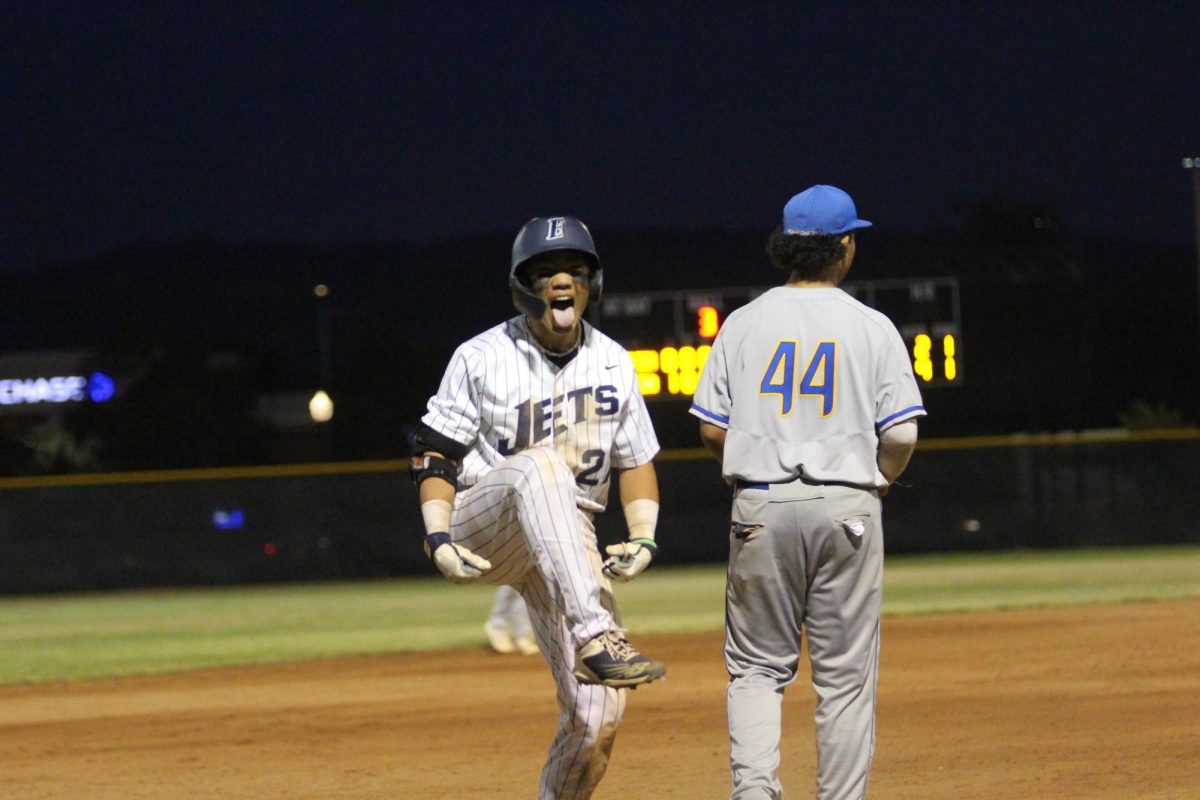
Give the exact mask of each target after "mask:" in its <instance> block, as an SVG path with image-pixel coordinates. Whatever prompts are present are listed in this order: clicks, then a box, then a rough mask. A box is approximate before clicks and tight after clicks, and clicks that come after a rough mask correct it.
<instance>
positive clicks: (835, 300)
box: [691, 186, 925, 800]
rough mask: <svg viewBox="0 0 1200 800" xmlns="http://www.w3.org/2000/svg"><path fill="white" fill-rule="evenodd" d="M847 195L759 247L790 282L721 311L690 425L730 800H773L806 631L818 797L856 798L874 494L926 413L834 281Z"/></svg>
mask: <svg viewBox="0 0 1200 800" xmlns="http://www.w3.org/2000/svg"><path fill="white" fill-rule="evenodd" d="M870 224H871V223H869V222H867V221H865V220H861V219H859V218H858V212H857V210H856V209H855V207H854V203H853V201H852V200H851V199H850V196H849V195H847V194H846V193H845V192H843V191H842V190H840V189H837V188H835V187H832V186H813V187H811V188H810V189H808V190H806V191H804V192H802V193H800V194H798V195H796V196H795V197H793V198H792V199H791V200H790V201H789V202H788V203H787V205H786V206H785V207H784V210H783V225H782V226H781V227H779V228H777V229H776V230H775V231H774V233H772V234H771V237H770V239H769V240H768V245H767V251H768V253H769V255H770V257H771V261H772V262H773V263H774V264H775V266H777V267H779V268H781V269H783V270H785V271H787V272H788V273H789V277H788V279H787V282H786V283H785V284H784V285H783V286H780V287H776V288H774V289H771V290H770V291H768V292H767V293H766V294H764V295H762V296H760V297H758V298H757V299H755V300H754V301H752V302H751V303H749V304H747V305H745V306H743V307H742V308H739V309H738V310H736V311H734V312H733V313H732V314H730V315H729V318H728V319H727V320H726V322H725V325H724V326H723V327H722V328H721V330H720V332H719V333H718V334H717V338H716V340H715V341H714V342H713V349H712V352H711V354H710V355H709V358H708V361H707V363H706V364H705V367H704V372H703V374H702V375H701V377H700V384H699V386H698V387H697V389H696V394H695V398H694V403H693V405H692V407H691V413H692V414H694V415H695V416H697V417H699V419H700V438H701V440H702V441H703V443H704V445H705V446H706V447H707V448H708V450H709V451H710V452H711V453H712V454H713V455H714V456H715V457H716V458H717V460H718V461H720V462H721V467H722V469H721V472H722V474H723V476H724V477H725V479H726V480H727V481H728V482H729V483H731V484H733V486H734V495H733V511H732V522H731V526H730V535H729V549H730V552H729V575H728V583H727V588H726V617H725V619H726V635H725V665H726V669H727V670H728V672H729V677H730V681H729V687H728V692H727V704H728V714H729V740H730V765H731V769H732V776H733V793H732V795H730V797H731V798H739V800H749V798H756V799H757V798H763V799H764V800H765V799H766V798H772V799H775V800H777V798H780V797H782V796H783V788H782V786H781V785H780V782H779V778H778V775H777V772H778V769H779V737H780V716H781V706H782V701H783V691H784V689H785V688H786V687H787V686H789V685H790V684H791V683H792V681H793V680H795V677H796V669H797V665H798V663H799V659H800V649H801V648H800V643H801V632H802V631H804V632H806V634H807V636H808V650H809V660H810V663H811V666H812V681H813V688H814V689H815V690H816V693H817V709H816V739H817V762H818V767H817V794H816V796H817V798H819V800H852V799H853V800H857V799H858V798H862V797H865V796H866V791H867V776H868V773H869V771H870V766H871V758H872V755H873V753H874V744H875V685H876V676H877V670H878V666H879V613H880V605H881V600H882V594H883V525H882V520H881V516H880V510H881V505H880V499H879V498H880V496H881V495H883V494H886V493H887V490H888V487H889V486H890V485H891V483H892V482H893V481H894V480H896V478H897V477H898V476H899V475H900V473H901V471H903V469H904V468H905V466H906V465H907V464H908V459H909V457H910V456H911V454H912V451H913V447H914V446H915V444H916V440H917V423H916V419H917V418H918V417H921V416H924V415H925V409H924V407H923V406H922V404H921V396H920V394H919V392H918V390H917V384H916V381H915V380H914V379H913V372H912V365H911V363H910V362H909V359H908V353H907V351H906V349H905V347H904V343H903V341H902V340H901V338H900V335H899V333H898V332H897V331H896V327H895V326H894V325H893V324H892V322H891V321H890V320H889V319H888V318H887V317H885V316H884V315H883V314H881V313H879V312H878V311H875V310H873V309H871V308H869V307H867V306H865V305H863V304H862V303H859V302H858V301H857V300H854V299H853V298H851V297H850V296H849V295H848V294H846V293H845V292H843V291H842V290H840V289H838V288H837V286H838V284H839V283H841V281H842V279H843V278H845V277H846V273H847V271H849V269H850V264H851V263H852V262H853V260H854V253H855V239H854V235H855V234H854V232H855V230H857V229H860V228H864V227H867V226H869V225H870Z"/></svg>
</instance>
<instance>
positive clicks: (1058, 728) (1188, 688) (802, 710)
mask: <svg viewBox="0 0 1200 800" xmlns="http://www.w3.org/2000/svg"><path fill="white" fill-rule="evenodd" d="M637 641H638V643H639V644H640V645H641V646H643V647H644V649H646V650H647V651H650V652H652V653H654V654H655V655H657V656H659V657H661V658H663V659H665V660H666V661H667V662H668V664H669V667H670V674H669V678H668V680H667V681H666V682H665V683H662V684H656V685H653V686H650V687H645V688H642V689H640V690H638V691H637V692H635V693H634V694H632V696H631V697H630V702H629V708H628V712H627V714H626V718H625V722H624V724H623V725H622V728H621V734H620V736H619V737H618V740H617V747H616V751H615V753H614V758H613V762H612V765H611V767H610V768H609V771H608V775H607V777H606V778H605V779H604V782H603V783H602V784H601V786H600V790H599V791H598V792H597V794H596V797H597V798H598V799H599V800H603V799H604V798H611V799H612V800H652V799H654V798H689V799H691V798H721V797H725V796H726V795H727V792H728V786H729V778H728V772H727V766H726V738H725V709H724V683H725V675H724V671H723V668H722V662H721V658H720V648H721V636H720V634H704V635H695V636H660V637H637ZM882 658H883V668H882V673H881V678H880V686H879V689H880V707H879V718H878V729H877V737H878V746H877V750H876V758H875V766H874V769H873V770H872V786H871V792H870V796H871V797H872V798H873V800H883V799H889V800H964V798H970V799H971V800H991V799H992V798H995V799H996V800H1000V799H1001V798H1003V800H1014V798H1034V799H1036V800H1041V799H1042V798H1078V800H1108V799H1109V798H1113V800H1115V799H1116V798H1120V799H1121V800H1129V799H1130V798H1138V799H1139V800H1165V799H1166V798H1173V799H1175V798H1178V799H1179V800H1183V799H1184V798H1198V797H1200V745H1198V742H1200V600H1189V601H1173V602H1161V603H1146V604H1130V605H1118V606H1091V607H1078V608H1068V609H1054V610H1020V611H1006V612H998V613H988V614H981V613H980V614H969V615H938V616H927V617H909V618H896V619H892V618H889V619H887V620H885V622H884V642H883V656H882ZM811 695H812V692H811V690H810V689H809V687H808V685H807V676H806V675H802V676H801V678H800V680H799V681H798V682H797V684H796V685H795V686H794V687H792V689H791V690H790V692H789V693H788V698H787V701H786V703H785V720H784V724H785V728H786V730H785V740H784V753H783V779H784V784H785V787H786V788H787V789H788V790H789V793H788V796H789V797H795V798H800V797H806V796H811V794H810V791H811V786H812V773H813V766H814V760H815V759H814V753H813V746H812V733H811V713H812V697H811ZM554 714H555V709H554V705H553V699H552V687H551V683H550V679H549V677H548V675H547V673H546V671H545V667H544V666H543V665H542V663H541V661H540V659H537V658H522V657H519V656H503V657H502V656H495V655H492V654H491V653H489V652H486V651H484V650H483V649H482V648H481V649H479V650H472V651H459V652H453V653H436V654H407V655H395V656H380V657H371V658H355V659H344V660H331V661H317V662H307V663H300V664H289V665H284V666H269V667H268V666H264V667H252V668H243V669H218V670H207V671H203V672H195V673H188V674H181V675H170V676H160V677H152V678H140V679H116V680H102V681H92V682H87V683H76V684H55V685H43V686H23V687H11V688H7V689H0V797H3V798H5V799H6V800H36V799H37V798H71V799H72V800H75V799H76V798H88V799H89V800H110V799H111V800H117V799H118V798H120V800H129V799H130V798H155V799H156V800H157V799H158V798H169V799H174V798H206V799H207V798H255V799H256V800H264V799H266V798H271V799H274V798H321V800H327V798H353V799H354V800H368V799H374V798H380V799H381V800H382V798H388V799H389V800H396V799H397V798H398V799H401V800H408V798H421V800H437V799H439V798H455V799H456V800H457V799H459V798H501V799H503V798H532V797H534V796H535V788H536V785H537V778H538V771H539V769H540V766H541V761H542V757H543V753H544V751H545V749H546V747H547V745H548V743H549V739H550V735H551V732H552V729H553V719H554Z"/></svg>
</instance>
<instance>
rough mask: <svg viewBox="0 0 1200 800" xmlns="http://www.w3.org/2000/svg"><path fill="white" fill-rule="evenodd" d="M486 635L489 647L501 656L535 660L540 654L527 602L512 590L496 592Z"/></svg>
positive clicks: (486, 625)
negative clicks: (511, 655)
mask: <svg viewBox="0 0 1200 800" xmlns="http://www.w3.org/2000/svg"><path fill="white" fill-rule="evenodd" d="M483 632H484V634H486V635H487V640H488V644H489V645H491V647H492V649H493V650H495V651H496V652H497V653H500V654H501V655H508V654H509V653H520V654H521V655H523V656H531V655H534V654H535V653H537V652H538V646H537V642H536V641H534V638H533V626H532V624H531V623H530V622H529V610H528V609H526V608H525V600H524V599H523V598H522V597H521V593H520V592H518V591H517V590H516V589H514V588H512V587H511V586H501V587H500V588H498V589H496V596H495V597H493V598H492V610H491V613H489V614H488V618H487V622H485V623H483Z"/></svg>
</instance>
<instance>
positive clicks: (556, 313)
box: [550, 297, 575, 330]
mask: <svg viewBox="0 0 1200 800" xmlns="http://www.w3.org/2000/svg"><path fill="white" fill-rule="evenodd" d="M550 318H551V319H552V320H554V327H555V328H559V329H561V330H566V329H567V328H570V327H571V326H572V325H574V324H575V303H574V302H572V300H571V298H569V297H562V298H559V299H558V300H552V301H551V302H550Z"/></svg>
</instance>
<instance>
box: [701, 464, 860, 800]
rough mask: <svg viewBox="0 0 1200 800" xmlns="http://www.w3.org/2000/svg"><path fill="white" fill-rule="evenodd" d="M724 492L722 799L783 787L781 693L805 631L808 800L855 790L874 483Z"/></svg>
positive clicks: (743, 799)
mask: <svg viewBox="0 0 1200 800" xmlns="http://www.w3.org/2000/svg"><path fill="white" fill-rule="evenodd" d="M753 486H754V487H759V488H751V487H747V488H739V489H738V490H737V491H736V492H735V494H734V501H733V512H732V521H733V524H732V526H731V530H730V537H729V544H730V548H729V574H728V582H727V589H726V627H725V634H726V635H725V665H726V669H727V670H728V672H729V678H730V680H729V688H728V692H727V703H728V714H729V741H730V766H731V770H732V777H733V793H732V794H731V795H730V797H731V799H736V800H750V799H751V798H754V799H755V800H758V799H759V798H771V799H772V800H778V799H779V798H782V797H783V787H782V785H781V784H780V782H779V777H778V770H779V762H780V756H779V739H780V719H781V711H782V702H783V693H784V689H786V688H787V686H788V685H790V684H791V683H792V682H793V681H794V680H795V679H796V670H797V665H798V664H799V661H800V651H801V632H802V630H803V631H805V632H806V633H807V636H808V651H809V660H810V662H811V666H812V683H813V688H814V690H815V691H816V694H817V707H816V742H817V791H816V797H817V798H818V800H859V799H860V798H864V797H865V796H866V791H867V775H868V772H869V771H870V767H871V757H872V755H873V753H874V745H875V685H876V678H877V674H878V665H879V613H880V606H881V603H882V596H883V527H882V524H881V520H880V502H879V496H878V494H877V493H876V492H874V491H868V490H864V489H858V488H853V487H849V486H838V485H813V484H808V483H804V482H802V481H799V480H797V481H792V482H790V483H785V484H770V485H762V484H756V485H753Z"/></svg>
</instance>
